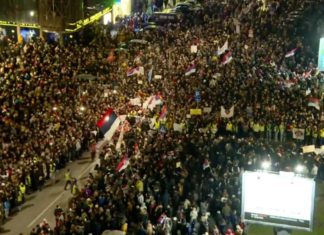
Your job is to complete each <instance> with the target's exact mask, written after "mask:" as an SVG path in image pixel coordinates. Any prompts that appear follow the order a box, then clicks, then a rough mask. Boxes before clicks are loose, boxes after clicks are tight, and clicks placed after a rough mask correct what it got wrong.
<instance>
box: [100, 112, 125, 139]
mask: <svg viewBox="0 0 324 235" xmlns="http://www.w3.org/2000/svg"><path fill="white" fill-rule="evenodd" d="M119 124H120V119H119V118H118V117H117V115H116V113H115V112H114V110H113V109H112V108H109V109H107V111H106V112H105V114H104V115H103V116H102V117H101V119H100V120H99V121H98V122H97V126H98V128H99V129H100V131H101V133H102V134H103V135H104V136H105V139H108V140H110V139H111V137H112V136H113V135H114V134H115V132H116V130H117V128H118V126H119Z"/></svg>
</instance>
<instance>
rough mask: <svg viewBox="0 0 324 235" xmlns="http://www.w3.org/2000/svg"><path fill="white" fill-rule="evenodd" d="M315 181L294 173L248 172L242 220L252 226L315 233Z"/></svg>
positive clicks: (245, 180) (243, 193) (245, 178)
mask: <svg viewBox="0 0 324 235" xmlns="http://www.w3.org/2000/svg"><path fill="white" fill-rule="evenodd" d="M314 196H315V181H314V180H313V179H308V178H302V177H299V176H294V174H293V173H282V174H274V173H267V172H245V173H244V174H243V178H242V218H243V219H244V220H245V221H247V222H250V223H260V224H268V225H273V226H278V227H283V228H295V229H303V230H308V231H311V230H312V223H313V211H314Z"/></svg>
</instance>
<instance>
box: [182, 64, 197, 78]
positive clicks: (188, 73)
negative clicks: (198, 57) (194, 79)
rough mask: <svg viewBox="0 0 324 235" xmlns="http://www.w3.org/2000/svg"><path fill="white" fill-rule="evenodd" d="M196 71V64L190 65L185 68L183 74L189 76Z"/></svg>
mask: <svg viewBox="0 0 324 235" xmlns="http://www.w3.org/2000/svg"><path fill="white" fill-rule="evenodd" d="M195 72H196V65H194V64H193V65H191V66H190V67H188V68H187V70H186V72H185V76H189V75H191V74H193V73H195Z"/></svg>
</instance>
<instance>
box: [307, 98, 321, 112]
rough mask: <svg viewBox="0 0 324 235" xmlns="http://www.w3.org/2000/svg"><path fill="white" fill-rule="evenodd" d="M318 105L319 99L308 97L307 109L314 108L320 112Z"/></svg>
mask: <svg viewBox="0 0 324 235" xmlns="http://www.w3.org/2000/svg"><path fill="white" fill-rule="evenodd" d="M320 103H321V100H320V99H317V98H314V97H310V98H309V99H308V107H314V108H316V109H317V110H320Z"/></svg>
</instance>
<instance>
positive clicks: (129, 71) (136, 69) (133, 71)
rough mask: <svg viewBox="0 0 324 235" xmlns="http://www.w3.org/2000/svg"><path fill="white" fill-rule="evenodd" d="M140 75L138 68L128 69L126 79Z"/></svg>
mask: <svg viewBox="0 0 324 235" xmlns="http://www.w3.org/2000/svg"><path fill="white" fill-rule="evenodd" d="M140 73H141V71H140V67H136V68H133V69H129V70H127V77H130V76H133V75H135V74H140Z"/></svg>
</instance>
